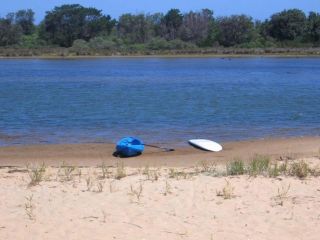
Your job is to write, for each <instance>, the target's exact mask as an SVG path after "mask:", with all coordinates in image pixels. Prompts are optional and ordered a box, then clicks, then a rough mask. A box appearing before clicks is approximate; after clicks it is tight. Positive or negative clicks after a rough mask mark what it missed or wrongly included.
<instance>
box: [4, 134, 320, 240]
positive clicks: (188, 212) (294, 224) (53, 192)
mask: <svg viewBox="0 0 320 240" xmlns="http://www.w3.org/2000/svg"><path fill="white" fill-rule="evenodd" d="M223 146H224V149H225V150H224V151H222V152H220V153H209V152H202V151H199V150H197V149H193V148H191V147H185V148H179V149H177V150H176V151H175V152H168V153H165V152H159V150H147V152H146V153H145V154H143V155H141V156H139V157H137V158H130V159H118V158H114V157H113V156H112V151H113V148H114V146H113V145H109V144H87V145H86V144H84V145H46V146H45V145H44V146H40V145H39V146H38V145H37V146H19V147H2V148H0V162H1V168H0V184H1V186H2V187H1V190H0V212H1V213H2V214H1V215H0V239H61V238H67V239H151V238H152V239H235V238H236V239H290V240H291V239H304V240H305V239H318V236H319V233H320V230H319V228H318V226H319V224H320V212H319V207H320V200H319V199H320V188H319V186H320V185H319V184H320V178H319V175H320V168H319V166H320V151H319V146H320V138H318V137H305V138H290V139H266V140H253V141H245V142H233V143H225V144H223ZM255 154H261V155H268V156H270V161H271V162H272V163H273V164H275V163H276V164H279V165H280V164H282V165H283V164H288V167H286V168H287V169H289V170H286V172H283V173H279V175H277V176H271V175H270V173H268V172H266V171H261V172H260V173H259V174H257V175H252V174H251V173H249V172H248V173H244V174H240V175H232V174H231V173H228V172H226V166H228V165H227V164H228V162H229V164H230V161H234V159H240V158H241V159H243V161H244V162H245V163H248V164H249V163H250V159H253V158H254V155H255ZM268 161H269V160H268ZM42 162H44V163H45V167H43V168H41V166H42V165H41V163H42ZM62 162H64V163H62ZM27 163H28V164H29V165H28V166H26V164H27ZM295 163H297V164H298V165H294V164H295ZM300 163H304V164H306V166H308V169H309V170H308V173H307V172H306V175H301V172H300V171H296V170H295V171H293V170H292V169H296V168H294V167H290V166H304V165H299V164H300ZM248 166H250V165H248ZM290 169H291V170H290ZM301 169H302V170H301ZM301 169H298V170H301V171H303V168H301ZM36 174H38V175H37V176H38V177H39V176H40V175H41V178H40V177H39V179H38V180H39V181H36V180H35V179H36V178H35V176H36Z"/></svg>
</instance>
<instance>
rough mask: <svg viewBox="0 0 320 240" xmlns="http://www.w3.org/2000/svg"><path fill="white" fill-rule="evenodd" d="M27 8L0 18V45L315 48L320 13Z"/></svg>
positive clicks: (319, 36) (318, 43)
mask: <svg viewBox="0 0 320 240" xmlns="http://www.w3.org/2000/svg"><path fill="white" fill-rule="evenodd" d="M34 16H35V13H34V12H33V10H31V9H27V10H19V11H17V12H15V13H9V14H7V16H5V17H1V18H0V46H1V47H10V46H14V47H16V48H41V47H48V46H52V47H55V46H56V47H57V46H58V47H65V48H74V49H78V50H79V51H86V50H89V49H106V50H125V49H138V50H139V49H151V50H165V49H193V48H212V47H239V48H268V47H306V46H307V47H318V46H320V14H319V13H317V12H310V13H309V14H307V15H306V14H305V13H304V12H303V11H301V10H299V9H289V10H284V11H281V12H278V13H275V14H272V15H271V16H270V18H268V19H266V20H264V21H259V20H254V19H253V18H252V17H250V16H247V15H231V16H223V17H216V16H215V15H214V12H213V11H212V10H209V9H203V10H201V11H190V12H186V13H182V12H181V11H180V10H179V9H171V10H169V11H168V12H166V13H154V14H142V13H141V14H131V13H126V14H123V15H121V16H120V17H119V18H118V19H114V18H112V17H111V16H110V15H104V14H103V13H102V11H101V10H98V9H96V8H87V7H83V6H81V5H79V4H70V5H62V6H57V7H55V8H54V9H52V10H51V11H48V12H46V15H45V17H44V19H43V20H42V21H41V22H40V24H37V25H36V24H35V19H34Z"/></svg>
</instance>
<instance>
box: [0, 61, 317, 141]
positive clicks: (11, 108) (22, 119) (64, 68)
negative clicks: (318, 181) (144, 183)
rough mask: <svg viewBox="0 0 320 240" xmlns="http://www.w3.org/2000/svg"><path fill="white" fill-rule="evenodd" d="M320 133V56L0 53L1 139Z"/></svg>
mask: <svg viewBox="0 0 320 240" xmlns="http://www.w3.org/2000/svg"><path fill="white" fill-rule="evenodd" d="M127 135H134V136H139V137H140V138H142V139H143V140H145V141H147V142H160V143H164V142H170V143H178V144H179V143H183V142H184V141H185V140H187V139H190V138H211V139H215V140H217V141H229V140H239V139H248V138H261V137H270V136H300V135H320V58H297V59H294V58H292V59H291V58H290V59H288V58H244V59H242V58H241V59H232V60H229V59H218V58H132V59H131V58H124V59H118V58H110V59H87V60H83V59H82V60H0V144H1V145H12V144H31V143H32V144H33V143H78V142H115V141H116V140H118V139H119V138H121V137H122V136H127Z"/></svg>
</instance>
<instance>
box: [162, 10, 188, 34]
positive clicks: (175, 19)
mask: <svg viewBox="0 0 320 240" xmlns="http://www.w3.org/2000/svg"><path fill="white" fill-rule="evenodd" d="M182 21H183V15H182V14H181V13H180V10H179V9H171V10H169V11H168V12H167V14H166V15H165V16H164V17H163V19H162V27H163V30H162V32H163V33H162V35H163V37H165V38H166V39H167V40H173V39H176V38H178V36H179V31H180V27H181V25H182Z"/></svg>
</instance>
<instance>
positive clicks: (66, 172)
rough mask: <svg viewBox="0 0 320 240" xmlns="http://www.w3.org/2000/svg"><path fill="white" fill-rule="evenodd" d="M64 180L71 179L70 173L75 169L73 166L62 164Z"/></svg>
mask: <svg viewBox="0 0 320 240" xmlns="http://www.w3.org/2000/svg"><path fill="white" fill-rule="evenodd" d="M62 168H63V173H64V180H65V181H71V180H72V178H73V176H72V173H73V172H74V171H75V170H76V167H75V166H66V165H65V166H63V167H62Z"/></svg>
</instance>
